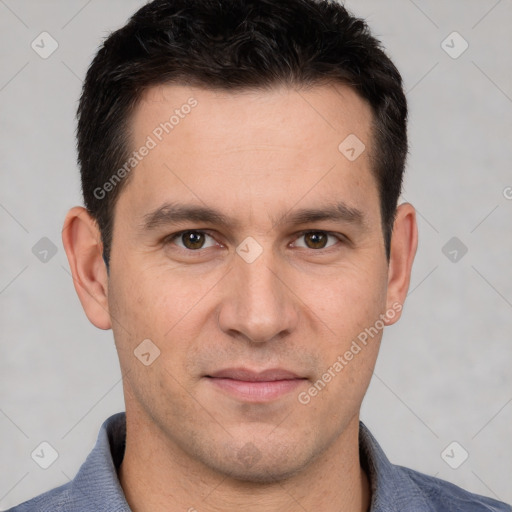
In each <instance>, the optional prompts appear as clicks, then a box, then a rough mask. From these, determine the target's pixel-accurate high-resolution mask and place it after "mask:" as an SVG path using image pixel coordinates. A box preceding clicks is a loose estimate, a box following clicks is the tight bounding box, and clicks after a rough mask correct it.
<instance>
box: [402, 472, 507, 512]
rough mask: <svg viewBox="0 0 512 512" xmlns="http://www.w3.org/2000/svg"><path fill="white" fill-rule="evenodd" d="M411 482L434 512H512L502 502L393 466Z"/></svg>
mask: <svg viewBox="0 0 512 512" xmlns="http://www.w3.org/2000/svg"><path fill="white" fill-rule="evenodd" d="M395 468H396V470H397V471H399V472H401V473H402V474H403V476H404V477H407V478H408V479H409V480H411V481H412V483H413V485H414V486H415V487H416V488H417V490H418V491H419V492H420V493H421V494H422V495H423V496H424V497H425V501H427V502H428V503H429V505H431V507H432V510H435V511H436V512H512V508H511V507H510V505H507V504H506V503H503V502H502V501H498V500H495V499H493V498H488V497H486V496H481V495H479V494H474V493H471V492H469V491H466V490H465V489H462V488H461V487H458V486H457V485H455V484H452V483H450V482H447V481H446V480H441V479H439V478H435V477H433V476H428V475H425V474H423V473H420V472H418V471H415V470H413V469H410V468H406V467H403V466H395Z"/></svg>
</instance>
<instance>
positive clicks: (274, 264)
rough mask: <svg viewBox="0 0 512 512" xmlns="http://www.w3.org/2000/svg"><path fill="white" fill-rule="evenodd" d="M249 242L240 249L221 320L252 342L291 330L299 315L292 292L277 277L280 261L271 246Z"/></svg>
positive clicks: (265, 339) (264, 339) (225, 325)
mask: <svg viewBox="0 0 512 512" xmlns="http://www.w3.org/2000/svg"><path fill="white" fill-rule="evenodd" d="M250 244H251V241H249V245H248V246H245V247H244V244H243V243H242V244H241V245H240V247H239V248H238V249H237V253H238V254H236V255H235V259H234V261H233V266H234V268H233V272H232V286H230V287H229V293H228V295H227V296H226V297H224V303H223V305H222V309H221V312H220V315H219V324H220V327H221V328H222V329H223V330H224V331H226V332H230V333H231V334H233V333H234V332H235V331H236V332H238V333H240V334H242V335H244V337H246V338H247V339H249V340H250V341H252V342H265V341H270V340H272V339H273V338H275V337H277V336H279V335H283V334H285V333H286V332H289V331H291V330H292V329H293V328H294V325H295V323H296V321H297V315H296V309H295V305H294V303H293V299H292V297H291V294H290V292H289V291H287V290H288V289H287V287H286V286H285V285H284V284H283V282H282V281H281V278H280V277H278V274H279V261H278V259H277V258H276V257H275V256H274V254H273V251H272V249H271V248H266V249H265V250H263V248H262V247H261V246H260V247H261V248H260V249H257V247H255V246H254V245H253V246H251V245H250ZM244 249H245V250H246V252H243V251H244ZM256 250H257V251H258V252H259V255H257V256H256V257H255V252H254V251H256ZM251 252H252V255H251V256H252V257H248V255H250V254H251Z"/></svg>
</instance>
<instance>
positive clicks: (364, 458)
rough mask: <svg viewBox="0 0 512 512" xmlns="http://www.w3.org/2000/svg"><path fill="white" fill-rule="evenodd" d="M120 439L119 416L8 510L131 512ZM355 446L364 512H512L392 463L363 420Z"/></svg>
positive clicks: (121, 419) (123, 430)
mask: <svg viewBox="0 0 512 512" xmlns="http://www.w3.org/2000/svg"><path fill="white" fill-rule="evenodd" d="M125 438H126V417H125V413H124V412H120V413H117V414H114V415H113V416H111V417H110V418H108V419H107V420H106V421H105V422H104V423H103V425H102V426H101V429H100V432H99V435H98V440H97V442H96V445H95V447H94V449H93V450H92V452H91V453H90V454H89V456H88V457H87V459H86V461H85V462H84V463H83V464H82V467H81V468H80V470H79V471H78V473H77V475H76V477H75V478H74V479H73V480H72V481H71V482H68V483H67V484H65V485H62V486H61V487H57V488H56V489H53V490H51V491H48V492H46V493H44V494H41V495H39V496H37V497H35V498H33V499H31V500H29V501H26V502H25V503H22V504H21V505H18V506H16V507H14V508H11V509H10V510H8V511H7V512H29V511H30V512H131V509H130V507H129V506H128V503H127V502H126V499H125V496H124V493H123V489H122V487H121V484H120V483H119V479H118V477H117V468H118V467H119V466H120V464H121V461H122V460H123V455H124V447H125ZM359 443H360V445H359V452H360V456H361V464H362V466H363V468H364V469H365V471H366V474H367V475H368V478H369V481H370V486H371V491H372V498H371V507H370V511H369V512H401V511H404V512H405V511H407V512H434V511H436V512H483V511H487V512H489V511H492V512H505V511H506V512H512V508H511V507H510V506H509V505H506V504H505V503H502V502H500V501H496V500H494V499H491V498H486V497H484V496H479V495H476V494H472V493H470V492H468V491H465V490H463V489H461V488H460V487H457V486H456V485H453V484H450V483H448V482H445V481H443V480H439V479H438V478H434V477H431V476H427V475H424V474H422V473H418V472H417V471H413V470H412V469H408V468H404V467H402V466H396V465H394V464H391V462H389V460H388V459H387V457H386V455H385V454H384V452H383V451H382V449H381V447H380V446H379V444H378V443H377V441H376V440H375V438H374V437H373V436H372V434H371V433H370V431H369V430H368V429H367V428H366V426H365V425H364V424H363V423H362V422H360V424H359Z"/></svg>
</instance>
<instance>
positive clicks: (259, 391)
mask: <svg viewBox="0 0 512 512" xmlns="http://www.w3.org/2000/svg"><path fill="white" fill-rule="evenodd" d="M205 378H206V379H207V380H208V381H209V382H210V383H211V384H212V385H213V386H214V387H215V388H216V389H217V390H219V391H221V392H223V393H225V394H228V395H229V396H231V397H234V398H236V399H238V400H241V401H245V402H255V403H258V402H260V403H262V402H268V401H271V400H276V399H277V398H280V397H282V396H284V395H286V394H288V393H290V392H291V391H293V390H294V389H296V388H297V387H298V386H300V385H301V384H302V383H303V382H304V381H307V378H306V377H300V376H299V375H297V374H296V373H293V372H290V371H288V370H284V369H280V368H272V369H268V370H263V371H252V370H249V369H247V368H226V369H224V370H220V371H218V372H215V373H212V374H211V375H206V376H205Z"/></svg>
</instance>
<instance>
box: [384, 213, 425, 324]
mask: <svg viewBox="0 0 512 512" xmlns="http://www.w3.org/2000/svg"><path fill="white" fill-rule="evenodd" d="M417 248H418V227H417V225H416V211H415V210H414V208H413V206H412V205H411V204H409V203H403V204H401V205H400V206H399V207H398V208H397V211H396V216H395V223H394V226H393V234H392V237H391V250H390V258H389V267H388V290H387V299H386V301H387V303H386V306H387V308H388V311H390V310H393V311H395V313H396V314H395V315H393V318H386V320H385V323H386V325H391V324H394V323H395V322H396V321H398V319H399V318H400V316H401V311H402V306H403V303H404V301H405V297H406V296H407V291H408V290H409V283H410V280H411V270H412V263H413V261H414V256H415V255H416V249H417Z"/></svg>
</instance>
